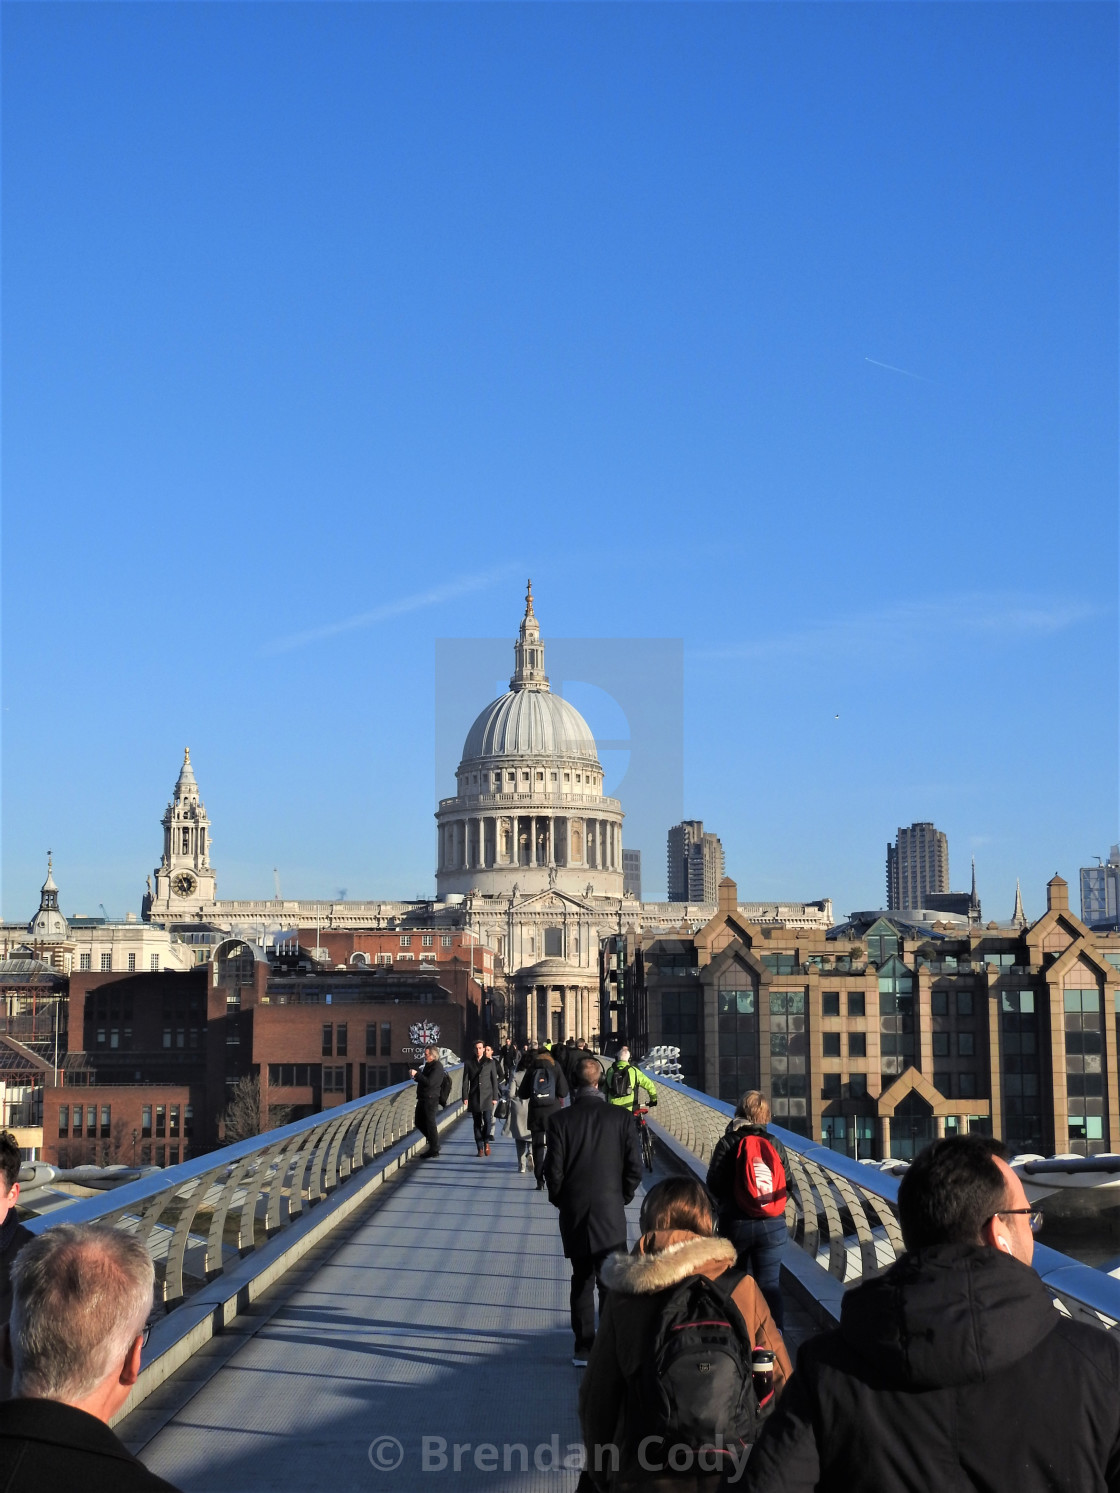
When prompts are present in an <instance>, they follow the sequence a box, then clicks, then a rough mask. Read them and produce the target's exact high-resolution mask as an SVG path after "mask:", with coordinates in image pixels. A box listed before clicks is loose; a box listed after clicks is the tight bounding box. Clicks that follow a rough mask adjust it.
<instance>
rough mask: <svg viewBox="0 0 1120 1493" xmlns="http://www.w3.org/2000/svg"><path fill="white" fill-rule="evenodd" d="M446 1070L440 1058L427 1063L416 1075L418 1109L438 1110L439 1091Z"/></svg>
mask: <svg viewBox="0 0 1120 1493" xmlns="http://www.w3.org/2000/svg"><path fill="white" fill-rule="evenodd" d="M445 1071H446V1070H445V1068H444V1066H443V1064H442V1063H441V1062H440V1060H439V1058H436V1060H435V1061H434V1062H432V1063H425V1064H424V1066H423V1067H422V1068H419V1069H417V1073H416V1108H417V1109H438V1108H439V1091H440V1088H441V1087H442V1085H443V1075H444V1073H445Z"/></svg>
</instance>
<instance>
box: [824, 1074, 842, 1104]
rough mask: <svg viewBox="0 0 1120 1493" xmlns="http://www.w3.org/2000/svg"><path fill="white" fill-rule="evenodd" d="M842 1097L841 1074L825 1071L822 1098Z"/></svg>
mask: <svg viewBox="0 0 1120 1493" xmlns="http://www.w3.org/2000/svg"><path fill="white" fill-rule="evenodd" d="M839 1097H840V1075H839V1073H825V1074H822V1076H821V1098H822V1099H839Z"/></svg>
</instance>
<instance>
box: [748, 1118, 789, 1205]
mask: <svg viewBox="0 0 1120 1493" xmlns="http://www.w3.org/2000/svg"><path fill="white" fill-rule="evenodd" d="M787 1196H788V1191H787V1188H786V1169H785V1167H784V1166H783V1165H782V1158H781V1157H780V1156H779V1155H778V1151H777V1148H776V1147H775V1146H774V1144H773V1142H772V1141H769V1140H767V1139H766V1137H765V1136H764V1135H744V1136H743V1139H742V1140H741V1141H740V1142H739V1146H738V1149H737V1150H736V1152H735V1206H736V1207H737V1208H738V1210H739V1212H740V1213H742V1214H743V1216H744V1217H745V1218H780V1217H781V1216H782V1214H783V1213H784V1212H785V1211H786V1197H787Z"/></svg>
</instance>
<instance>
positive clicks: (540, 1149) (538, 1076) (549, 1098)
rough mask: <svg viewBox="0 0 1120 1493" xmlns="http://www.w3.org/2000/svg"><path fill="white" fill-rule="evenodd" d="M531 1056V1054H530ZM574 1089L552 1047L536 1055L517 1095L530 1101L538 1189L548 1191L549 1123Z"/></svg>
mask: <svg viewBox="0 0 1120 1493" xmlns="http://www.w3.org/2000/svg"><path fill="white" fill-rule="evenodd" d="M526 1057H528V1053H526ZM569 1093H570V1089H569V1086H568V1080H567V1079H566V1078H565V1077H564V1072H563V1069H562V1068H561V1067H560V1064H559V1063H558V1062H557V1061H556V1059H555V1058H554V1057H553V1055H552V1053H551V1052H550V1051H549V1050H548V1048H542V1049H541V1051H540V1052H537V1053H534V1054H533V1060H532V1062H531V1063H530V1064H529V1066H528V1067H527V1068H526V1070H525V1076H524V1077H523V1078H522V1080H521V1083H520V1084H519V1085H518V1089H517V1097H518V1098H519V1099H528V1101H529V1131H530V1134H531V1135H532V1137H533V1175H534V1176H535V1177H536V1179H537V1191H538V1192H543V1191H544V1158H545V1151H546V1149H547V1146H548V1122H549V1120H550V1119H551V1118H552V1116H553V1115H554V1114H556V1112H557V1111H558V1110H560V1109H562V1108H563V1105H564V1100H565V1099H566V1098H567V1097H568V1094H569Z"/></svg>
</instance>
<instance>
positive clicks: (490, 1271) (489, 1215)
mask: <svg viewBox="0 0 1120 1493" xmlns="http://www.w3.org/2000/svg"><path fill="white" fill-rule="evenodd" d="M461 1072H462V1070H461V1069H456V1070H454V1072H453V1081H454V1084H455V1091H454V1092H455V1093H456V1094H457V1092H458V1087H459V1084H460V1081H461ZM658 1093H659V1100H660V1102H659V1105H658V1108H657V1111H656V1123H655V1124H654V1125H653V1127H652V1128H653V1130H654V1134H655V1136H656V1140H657V1151H658V1159H657V1167H656V1169H655V1171H654V1172H653V1174H652V1175H651V1176H649V1178H648V1181H649V1182H650V1183H652V1182H654V1181H656V1180H657V1179H658V1178H659V1177H660V1176H662V1175H665V1174H666V1172H677V1173H679V1172H680V1171H682V1170H685V1169H687V1170H691V1171H692V1172H693V1173H695V1174H696V1175H697V1176H699V1177H700V1178H701V1179H703V1177H704V1175H705V1174H706V1171H707V1161H708V1158H709V1156H710V1154H711V1151H712V1148H713V1146H714V1145H715V1143H716V1141H717V1140H718V1139H719V1137H720V1135H722V1133H723V1131H724V1128H725V1127H726V1125H727V1121H728V1119H729V1118H730V1116H731V1114H732V1107H731V1106H730V1105H727V1104H724V1103H721V1102H720V1101H719V1100H717V1099H713V1098H711V1097H710V1096H709V1095H707V1094H702V1093H699V1092H697V1091H696V1090H693V1089H688V1088H684V1087H682V1086H680V1085H679V1084H675V1083H670V1082H665V1083H662V1084H660V1085H659V1088H658ZM414 1105H415V1088H414V1085H413V1084H411V1083H406V1084H398V1085H396V1086H395V1087H392V1088H388V1089H383V1090H381V1091H380V1092H378V1093H376V1094H371V1095H367V1096H366V1097H365V1098H362V1099H357V1100H354V1101H353V1102H352V1103H349V1104H344V1105H341V1106H340V1107H338V1108H336V1109H332V1110H330V1111H328V1112H326V1113H323V1114H317V1115H313V1116H311V1117H310V1118H308V1119H305V1120H300V1121H297V1122H296V1123H295V1124H292V1125H287V1126H284V1127H283V1128H281V1129H277V1130H271V1131H269V1132H267V1133H266V1134H265V1135H261V1136H256V1137H254V1138H253V1139H251V1140H247V1141H242V1142H240V1143H238V1144H236V1145H231V1146H227V1147H226V1148H225V1149H224V1150H221V1151H215V1152H211V1153H209V1154H207V1155H205V1156H201V1157H199V1158H198V1159H197V1160H192V1161H188V1162H185V1163H183V1164H182V1165H180V1166H175V1167H171V1168H168V1169H167V1170H164V1171H159V1172H153V1173H150V1174H148V1175H145V1176H143V1177H141V1178H140V1179H139V1180H136V1181H131V1182H126V1183H124V1184H123V1185H121V1186H119V1187H117V1188H116V1189H115V1190H113V1191H112V1192H110V1193H106V1194H102V1195H99V1196H97V1197H91V1198H85V1199H82V1200H80V1201H77V1202H74V1203H71V1204H67V1205H65V1206H63V1207H61V1208H58V1209H57V1210H55V1211H52V1212H50V1213H47V1214H44V1215H42V1216H40V1217H38V1218H34V1219H32V1220H30V1221H29V1225H28V1226H29V1227H30V1228H31V1229H32V1230H34V1231H39V1230H42V1229H44V1228H48V1227H50V1225H51V1224H53V1223H56V1222H61V1221H64V1220H65V1221H69V1222H89V1221H93V1220H95V1219H96V1220H99V1221H102V1222H108V1223H112V1224H113V1225H115V1226H116V1227H118V1228H122V1229H127V1230H129V1231H130V1232H132V1233H135V1234H136V1235H137V1236H138V1237H140V1238H141V1239H143V1240H144V1241H145V1243H146V1245H147V1247H148V1249H149V1250H150V1252H151V1254H152V1257H153V1259H154V1261H155V1266H156V1280H157V1296H159V1297H160V1299H161V1304H160V1306H159V1307H157V1309H156V1313H155V1314H154V1315H153V1326H152V1332H151V1337H150V1339H149V1342H148V1346H147V1348H146V1349H145V1358H144V1365H145V1366H144V1368H143V1371H142V1374H141V1377H140V1380H139V1382H138V1383H137V1385H136V1387H135V1388H134V1390H133V1393H132V1395H131V1397H130V1399H129V1401H128V1404H127V1405H126V1406H125V1408H124V1411H123V1412H122V1415H121V1416H120V1417H119V1418H118V1420H117V1422H116V1425H115V1429H116V1431H117V1434H118V1435H120V1436H121V1438H122V1439H123V1440H124V1442H125V1443H126V1444H127V1445H128V1446H129V1447H130V1448H131V1449H132V1450H133V1451H134V1452H136V1453H137V1454H138V1455H139V1456H140V1457H141V1458H142V1459H143V1461H144V1462H145V1463H147V1465H148V1466H149V1467H151V1468H152V1470H153V1471H155V1472H157V1473H158V1474H159V1475H160V1476H161V1477H164V1478H167V1479H168V1480H169V1481H170V1482H173V1483H175V1484H177V1485H178V1486H179V1487H180V1488H182V1489H183V1490H184V1493H226V1490H228V1493H245V1490H253V1489H265V1488H268V1489H277V1490H283V1493H300V1490H303V1489H318V1488H320V1487H324V1488H327V1489H338V1490H352V1489H365V1488H369V1489H378V1488H380V1489H385V1490H387V1493H388V1490H392V1493H402V1490H414V1489H416V1490H420V1489H424V1490H431V1489H432V1488H433V1487H436V1486H439V1485H441V1483H442V1485H445V1486H448V1485H449V1486H453V1487H454V1489H455V1490H456V1493H465V1490H472V1493H473V1490H493V1493H498V1490H506V1489H518V1490H526V1489H548V1490H555V1493H569V1490H571V1489H574V1487H575V1485H576V1482H577V1481H578V1476H579V1472H578V1469H579V1466H580V1462H581V1455H582V1453H581V1447H580V1432H579V1421H578V1416H577V1409H576V1399H577V1394H578V1388H579V1373H580V1371H579V1370H578V1369H576V1368H574V1367H573V1366H572V1364H571V1354H572V1339H571V1329H570V1326H569V1321H568V1283H569V1271H568V1267H567V1265H566V1263H565V1261H564V1259H563V1255H562V1251H561V1246H560V1238H559V1233H558V1230H557V1224H556V1212H555V1209H553V1208H552V1207H551V1206H550V1205H549V1203H548V1201H547V1198H546V1195H545V1194H544V1193H542V1192H538V1191H537V1189H536V1187H535V1186H534V1183H533V1178H532V1176H531V1174H530V1175H528V1176H526V1175H524V1174H522V1173H520V1172H519V1171H518V1169H517V1165H516V1159H515V1148H514V1144H513V1142H512V1140H509V1139H506V1138H501V1137H499V1138H498V1140H497V1141H496V1142H495V1143H494V1145H493V1154H492V1155H491V1156H490V1157H489V1158H479V1157H478V1156H477V1155H476V1154H475V1147H474V1143H473V1136H472V1131H471V1127H470V1125H469V1124H463V1123H461V1122H462V1120H463V1116H464V1110H463V1108H462V1105H461V1103H459V1102H457V1100H454V1101H453V1102H452V1104H451V1105H450V1106H449V1107H448V1109H447V1110H446V1111H445V1112H444V1114H443V1116H442V1117H441V1121H440V1124H441V1128H442V1130H443V1132H444V1134H443V1141H442V1152H441V1157H440V1160H439V1161H438V1162H437V1163H434V1164H431V1165H415V1164H414V1162H415V1160H416V1158H417V1156H418V1154H419V1152H420V1150H421V1149H422V1148H423V1142H422V1140H421V1138H420V1136H419V1135H418V1133H417V1132H416V1131H415V1130H414V1129H413V1128H412V1119H413V1110H414ZM650 1118H651V1119H653V1118H654V1116H651V1117H650ZM772 1129H773V1130H774V1131H775V1132H776V1133H777V1134H778V1135H779V1136H780V1137H781V1139H782V1140H783V1141H784V1142H785V1145H786V1146H787V1148H788V1150H789V1155H790V1171H791V1174H792V1175H791V1198H790V1202H789V1204H788V1207H787V1214H786V1221H787V1224H788V1225H789V1230H790V1238H789V1243H788V1246H787V1250H786V1257H785V1261H784V1266H783V1288H784V1291H785V1295H786V1300H787V1303H789V1305H788V1306H787V1324H786V1333H787V1339H789V1340H790V1346H791V1350H794V1349H795V1348H796V1344H797V1342H798V1341H799V1340H800V1339H801V1338H802V1337H804V1336H805V1335H806V1334H807V1333H811V1332H813V1331H816V1330H818V1329H820V1328H824V1327H828V1326H831V1325H832V1324H833V1323H834V1322H835V1321H836V1320H837V1319H838V1316H839V1309H840V1299H841V1296H842V1293H843V1290H844V1287H845V1285H847V1284H850V1283H851V1282H853V1281H856V1280H859V1279H861V1278H862V1277H863V1276H864V1275H865V1274H867V1273H871V1272H874V1271H876V1270H880V1269H882V1268H883V1267H884V1266H885V1265H887V1264H889V1263H890V1261H891V1260H893V1259H894V1258H895V1256H896V1255H897V1254H898V1253H899V1252H900V1251H901V1249H902V1239H901V1235H900V1232H899V1228H898V1223H897V1219H896V1214H895V1199H896V1195H897V1190H898V1177H897V1176H895V1175H893V1174H892V1173H891V1171H890V1170H889V1169H883V1170H880V1169H878V1168H876V1167H871V1166H868V1165H866V1164H860V1163H858V1162H855V1161H852V1160H849V1159H848V1158H846V1157H844V1156H842V1155H840V1154H838V1153H837V1152H834V1151H831V1150H828V1149H826V1148H825V1147H823V1146H819V1145H816V1144H814V1143H812V1142H810V1141H806V1140H805V1139H804V1138H803V1137H801V1136H798V1135H794V1134H792V1133H791V1132H789V1131H785V1130H782V1129H780V1128H779V1127H777V1126H774V1127H772ZM640 1204H641V1195H639V1196H638V1197H637V1198H635V1200H634V1203H633V1204H632V1205H631V1208H630V1210H629V1226H630V1237H631V1240H633V1239H634V1238H636V1236H637V1215H638V1209H639V1207H640ZM1035 1267H1036V1269H1037V1270H1038V1272H1039V1274H1040V1275H1041V1276H1042V1278H1043V1280H1044V1281H1045V1282H1046V1285H1047V1287H1048V1288H1049V1290H1050V1292H1051V1294H1052V1295H1053V1297H1054V1302H1055V1307H1056V1309H1058V1310H1060V1311H1063V1312H1066V1313H1069V1314H1070V1315H1072V1316H1075V1317H1077V1318H1079V1319H1082V1320H1087V1321H1090V1322H1092V1323H1093V1324H1094V1325H1096V1326H1098V1327H1099V1328H1100V1329H1101V1330H1102V1331H1113V1330H1115V1328H1116V1324H1117V1322H1118V1321H1120V1281H1116V1280H1114V1279H1113V1278H1112V1277H1111V1276H1109V1275H1107V1274H1105V1273H1104V1272H1102V1271H1099V1270H1094V1269H1091V1268H1089V1267H1088V1266H1085V1265H1081V1264H1078V1263H1076V1262H1075V1261H1073V1260H1071V1259H1069V1258H1068V1257H1067V1256H1065V1255H1062V1254H1059V1253H1058V1252H1057V1251H1055V1250H1051V1249H1047V1248H1044V1247H1042V1246H1036V1248H1035ZM791 1307H792V1310H791V1309H790V1308H791Z"/></svg>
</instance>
